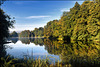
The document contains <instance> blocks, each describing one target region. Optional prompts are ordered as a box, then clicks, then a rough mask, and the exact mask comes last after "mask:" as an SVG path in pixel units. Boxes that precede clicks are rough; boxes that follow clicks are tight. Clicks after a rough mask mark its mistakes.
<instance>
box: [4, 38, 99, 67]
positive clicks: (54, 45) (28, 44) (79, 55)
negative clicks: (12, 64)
mask: <svg viewBox="0 0 100 67" xmlns="http://www.w3.org/2000/svg"><path fill="white" fill-rule="evenodd" d="M8 41H10V42H12V43H9V44H5V45H6V47H7V49H6V52H7V54H9V55H11V56H13V57H15V58H33V59H36V58H39V57H40V58H41V59H45V58H46V57H49V59H50V60H51V63H55V62H56V61H58V60H59V61H60V62H62V63H63V64H71V65H72V66H75V67H76V66H77V65H78V66H79V67H80V66H83V67H84V66H85V67H88V65H89V66H91V65H94V66H99V65H100V44H99V43H94V42H92V41H91V42H82V41H77V42H70V43H69V42H67V41H58V40H50V39H44V38H9V39H8ZM78 66H77V67H78Z"/></svg>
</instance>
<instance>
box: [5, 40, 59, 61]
mask: <svg viewBox="0 0 100 67" xmlns="http://www.w3.org/2000/svg"><path fill="white" fill-rule="evenodd" d="M8 41H10V42H12V43H9V44H5V45H6V46H7V47H8V48H7V49H6V52H7V54H9V55H11V56H13V57H15V58H24V57H30V58H34V59H36V58H39V57H40V58H41V59H45V58H46V57H53V58H50V59H51V60H54V61H55V58H56V60H60V58H59V55H54V54H50V53H48V51H47V50H46V49H47V48H46V47H45V46H44V39H41V38H20V39H19V38H9V40H8Z"/></svg>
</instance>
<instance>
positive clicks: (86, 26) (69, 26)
mask: <svg viewBox="0 0 100 67" xmlns="http://www.w3.org/2000/svg"><path fill="white" fill-rule="evenodd" d="M19 37H45V38H52V37H53V38H57V39H59V40H63V39H68V38H70V39H71V40H82V41H90V40H95V41H99V40H100V2H93V1H84V2H83V4H82V5H80V4H78V2H76V3H75V5H74V7H73V8H70V11H69V12H63V15H62V17H61V19H59V20H53V21H50V22H48V23H47V25H46V26H44V28H42V27H40V28H35V30H33V31H29V30H24V31H22V32H21V33H20V34H19Z"/></svg>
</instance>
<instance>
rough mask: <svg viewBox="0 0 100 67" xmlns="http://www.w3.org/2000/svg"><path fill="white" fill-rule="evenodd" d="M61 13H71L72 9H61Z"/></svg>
mask: <svg viewBox="0 0 100 67" xmlns="http://www.w3.org/2000/svg"><path fill="white" fill-rule="evenodd" d="M60 11H61V12H64V11H65V12H69V11H70V9H68V8H63V9H61V10H60Z"/></svg>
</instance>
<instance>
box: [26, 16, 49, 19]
mask: <svg viewBox="0 0 100 67" xmlns="http://www.w3.org/2000/svg"><path fill="white" fill-rule="evenodd" d="M47 17H51V16H29V17H26V18H27V19H34V18H47Z"/></svg>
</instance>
